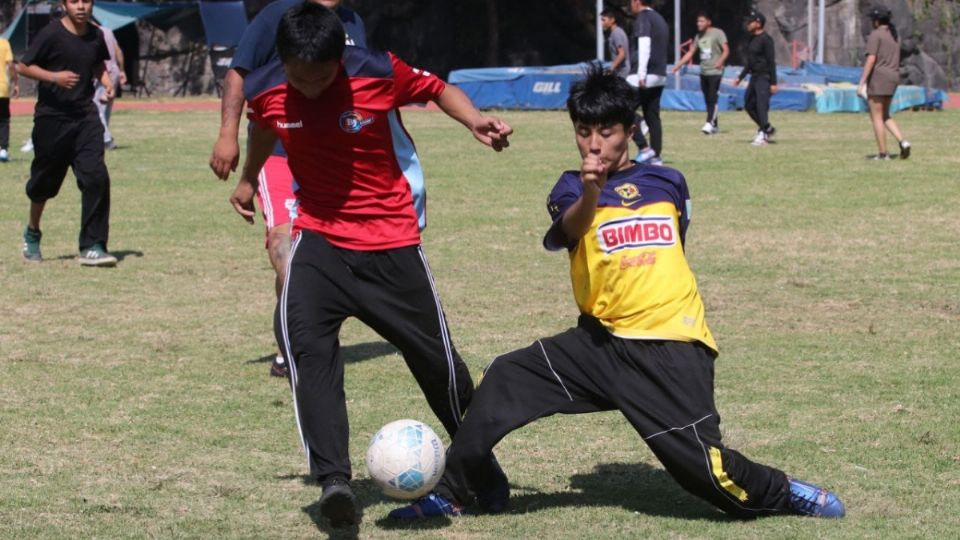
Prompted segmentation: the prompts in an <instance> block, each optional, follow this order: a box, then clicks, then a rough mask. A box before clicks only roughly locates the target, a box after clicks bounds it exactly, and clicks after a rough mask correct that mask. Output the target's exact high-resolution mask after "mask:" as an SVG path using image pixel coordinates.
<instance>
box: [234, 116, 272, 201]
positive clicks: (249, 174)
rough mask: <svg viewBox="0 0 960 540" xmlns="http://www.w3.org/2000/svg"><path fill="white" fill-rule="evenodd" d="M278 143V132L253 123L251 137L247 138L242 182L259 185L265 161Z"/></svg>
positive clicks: (241, 176)
mask: <svg viewBox="0 0 960 540" xmlns="http://www.w3.org/2000/svg"><path fill="white" fill-rule="evenodd" d="M276 144H277V135H276V133H274V132H272V131H270V130H269V129H267V128H265V127H263V126H260V125H257V124H253V125H252V127H251V129H250V138H249V139H248V140H247V156H246V159H245V160H244V164H243V172H242V174H241V175H240V181H241V182H249V183H250V184H251V185H252V186H254V188H256V187H257V178H258V177H259V174H260V170H261V169H263V165H264V163H266V162H267V158H269V157H270V153H271V152H273V147H274V146H275V145H276Z"/></svg>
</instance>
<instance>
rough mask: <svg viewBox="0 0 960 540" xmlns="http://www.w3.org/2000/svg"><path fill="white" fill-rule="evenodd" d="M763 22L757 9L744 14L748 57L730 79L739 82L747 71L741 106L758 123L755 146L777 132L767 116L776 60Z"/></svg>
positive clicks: (735, 83) (773, 85) (754, 139)
mask: <svg viewBox="0 0 960 540" xmlns="http://www.w3.org/2000/svg"><path fill="white" fill-rule="evenodd" d="M766 24H767V18H766V17H765V16H764V15H763V13H760V12H759V11H751V12H750V14H749V15H747V32H749V33H750V34H751V36H750V41H749V42H748V43H747V58H746V62H745V63H744V66H743V71H741V72H740V75H738V76H737V78H736V80H735V81H734V82H733V85H734V86H740V82H741V81H743V80H744V79H745V78H746V76H747V75H750V83H749V84H747V93H746V96H745V97H744V104H743V108H744V109H745V110H746V111H747V114H748V115H750V118H751V119H752V120H753V122H754V123H755V124H757V134H756V136H754V138H753V142H752V143H751V144H753V145H754V146H766V144H767V143H768V142H770V140H772V139H773V136H774V135H775V134H776V133H777V129H776V128H775V127H773V126H772V125H771V124H770V119H769V114H770V97H771V96H773V95H774V94H776V93H777V61H776V53H775V51H774V46H773V38H772V37H770V34H767V33H766V32H765V31H764V26H766Z"/></svg>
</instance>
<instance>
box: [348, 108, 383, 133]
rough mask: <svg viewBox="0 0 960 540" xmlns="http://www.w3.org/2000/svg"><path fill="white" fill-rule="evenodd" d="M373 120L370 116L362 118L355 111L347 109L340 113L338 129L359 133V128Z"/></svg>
mask: <svg viewBox="0 0 960 540" xmlns="http://www.w3.org/2000/svg"><path fill="white" fill-rule="evenodd" d="M374 120H375V118H374V117H372V116H370V117H367V118H364V117H363V115H361V114H360V113H358V112H357V111H347V112H345V113H343V114H341V115H340V129H342V130H344V131H346V132H347V133H360V130H362V129H363V128H364V127H366V126H369V125H370V124H372V123H373V121H374Z"/></svg>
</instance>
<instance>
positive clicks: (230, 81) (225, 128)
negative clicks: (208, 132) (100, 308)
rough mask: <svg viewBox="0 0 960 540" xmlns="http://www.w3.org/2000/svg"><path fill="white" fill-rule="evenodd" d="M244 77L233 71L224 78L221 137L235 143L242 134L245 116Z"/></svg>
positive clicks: (229, 71)
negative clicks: (241, 117) (241, 124)
mask: <svg viewBox="0 0 960 540" xmlns="http://www.w3.org/2000/svg"><path fill="white" fill-rule="evenodd" d="M243 102H244V98H243V77H242V76H241V75H240V73H239V72H238V71H237V70H235V69H231V70H228V71H227V74H226V76H225V77H224V78H223V98H222V99H221V100H220V136H221V137H230V138H232V139H233V140H234V141H236V140H237V137H238V136H239V134H240V116H241V115H242V114H243Z"/></svg>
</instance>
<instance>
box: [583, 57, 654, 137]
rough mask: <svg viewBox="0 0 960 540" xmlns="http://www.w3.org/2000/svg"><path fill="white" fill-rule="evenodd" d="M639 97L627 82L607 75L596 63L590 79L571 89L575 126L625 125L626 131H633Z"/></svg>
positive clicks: (587, 78)
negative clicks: (631, 128)
mask: <svg viewBox="0 0 960 540" xmlns="http://www.w3.org/2000/svg"><path fill="white" fill-rule="evenodd" d="M636 96H637V91H636V90H634V88H633V87H632V86H630V85H629V84H627V81H625V80H624V79H623V78H621V77H619V76H618V75H616V74H614V73H611V72H609V71H604V69H603V66H602V65H601V64H599V63H593V64H592V65H591V66H590V67H589V68H588V69H587V72H586V76H585V77H584V78H582V79H580V80H579V81H577V82H575V83H573V86H572V87H571V88H570V97H569V98H567V110H568V111H569V112H570V120H572V121H573V123H574V124H584V125H588V126H612V125H615V124H622V125H623V127H624V129H629V128H630V126H632V125H633V118H634V105H635V104H636V99H637V98H636Z"/></svg>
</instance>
